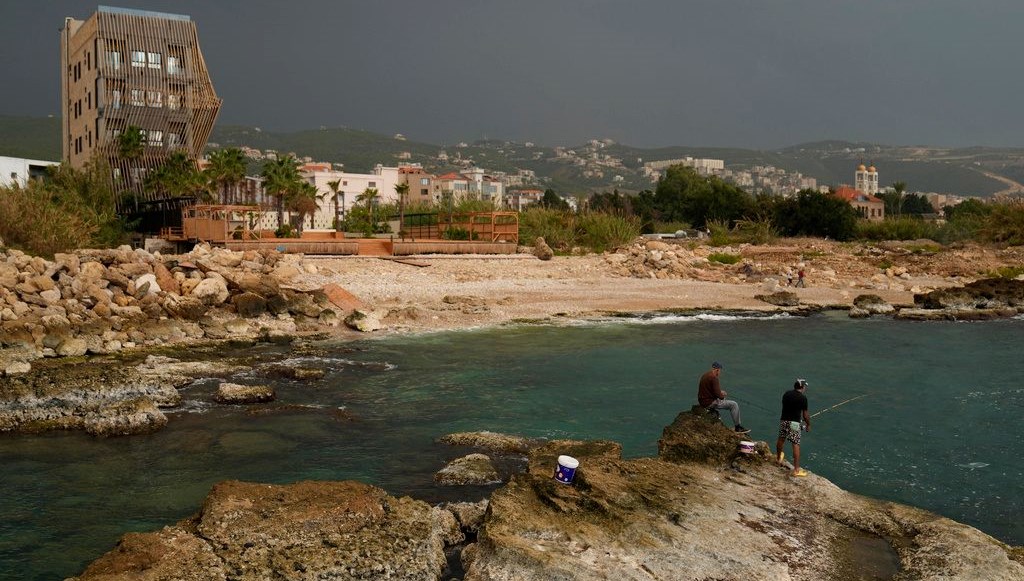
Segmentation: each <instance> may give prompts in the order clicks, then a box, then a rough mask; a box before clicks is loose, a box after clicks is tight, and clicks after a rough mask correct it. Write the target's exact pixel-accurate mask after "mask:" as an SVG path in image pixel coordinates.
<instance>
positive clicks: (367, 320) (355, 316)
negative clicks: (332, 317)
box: [345, 309, 384, 333]
mask: <svg viewBox="0 0 1024 581" xmlns="http://www.w3.org/2000/svg"><path fill="white" fill-rule="evenodd" d="M345 325H347V326H348V327H349V328H351V329H355V330H356V331H360V332H363V333H372V332H373V331H377V330H380V329H383V328H384V325H383V323H381V321H380V318H378V316H377V315H376V314H375V313H373V312H364V311H361V310H359V309H356V310H354V311H352V313H351V314H350V315H349V316H347V317H345Z"/></svg>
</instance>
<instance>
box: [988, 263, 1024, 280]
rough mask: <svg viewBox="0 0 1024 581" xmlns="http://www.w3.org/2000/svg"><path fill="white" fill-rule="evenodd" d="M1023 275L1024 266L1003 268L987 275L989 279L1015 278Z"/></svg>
mask: <svg viewBox="0 0 1024 581" xmlns="http://www.w3.org/2000/svg"><path fill="white" fill-rule="evenodd" d="M1021 275H1024V266H1003V267H1001V268H997V269H996V270H993V271H992V272H990V273H989V276H991V277H998V278H1017V277H1018V276H1021Z"/></svg>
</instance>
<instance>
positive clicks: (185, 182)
mask: <svg viewBox="0 0 1024 581" xmlns="http://www.w3.org/2000/svg"><path fill="white" fill-rule="evenodd" d="M203 185H204V183H203V179H202V175H201V174H200V173H199V170H198V169H197V168H196V163H195V161H194V160H193V159H192V158H191V157H189V156H188V155H187V154H186V153H185V152H184V151H175V152H174V153H172V154H171V155H170V156H169V157H168V158H167V159H166V160H165V161H164V163H163V164H162V165H160V166H159V167H158V168H156V169H155V170H154V171H153V172H152V173H150V174H149V176H147V177H146V187H148V188H155V189H157V190H160V191H162V192H164V193H166V194H168V195H170V196H171V197H174V198H180V197H182V196H187V195H190V194H195V193H196V192H198V191H200V190H202V189H203Z"/></svg>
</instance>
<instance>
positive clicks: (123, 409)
mask: <svg viewBox="0 0 1024 581" xmlns="http://www.w3.org/2000/svg"><path fill="white" fill-rule="evenodd" d="M166 425H167V416H165V415H164V414H163V412H161V411H160V410H159V409H158V408H157V406H156V404H155V403H154V402H153V400H151V399H149V398H148V397H140V398H137V399H130V400H124V401H118V402H115V403H113V404H110V405H106V406H103V407H101V408H100V409H99V410H98V411H97V412H95V413H90V414H88V415H87V416H86V417H85V418H84V420H83V427H84V428H85V431H86V432H88V433H89V434H92V435H93V436H129V435H132V434H148V433H151V432H155V431H157V430H159V429H161V428H163V427H164V426H166Z"/></svg>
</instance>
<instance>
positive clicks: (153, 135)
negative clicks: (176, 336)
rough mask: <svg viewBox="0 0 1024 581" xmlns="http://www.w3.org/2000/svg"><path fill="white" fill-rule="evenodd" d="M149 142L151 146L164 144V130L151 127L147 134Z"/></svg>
mask: <svg viewBox="0 0 1024 581" xmlns="http://www.w3.org/2000/svg"><path fill="white" fill-rule="evenodd" d="M148 138H149V144H150V145H151V146H153V147H160V146H161V145H163V144H164V132H163V131H158V130H156V129H151V130H150V131H149V134H148Z"/></svg>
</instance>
